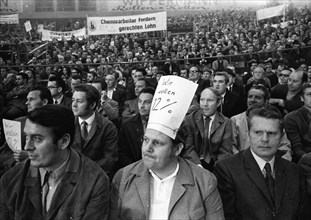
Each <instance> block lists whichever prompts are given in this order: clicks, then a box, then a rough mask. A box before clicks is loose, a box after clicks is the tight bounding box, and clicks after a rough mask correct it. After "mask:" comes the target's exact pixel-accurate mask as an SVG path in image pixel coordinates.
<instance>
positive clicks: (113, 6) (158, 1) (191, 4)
mask: <svg viewBox="0 0 311 220" xmlns="http://www.w3.org/2000/svg"><path fill="white" fill-rule="evenodd" d="M226 2H227V3H228V2H232V0H227V1H226ZM216 5H217V0H113V1H108V11H110V12H126V11H163V10H165V11H180V10H187V11H189V10H190V11H194V10H195V11H201V10H208V9H210V8H211V7H212V6H214V7H215V6H216Z"/></svg>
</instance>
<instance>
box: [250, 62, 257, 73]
mask: <svg viewBox="0 0 311 220" xmlns="http://www.w3.org/2000/svg"><path fill="white" fill-rule="evenodd" d="M256 67H257V63H252V64H251V68H250V69H251V71H252V72H254V70H255V68H256Z"/></svg>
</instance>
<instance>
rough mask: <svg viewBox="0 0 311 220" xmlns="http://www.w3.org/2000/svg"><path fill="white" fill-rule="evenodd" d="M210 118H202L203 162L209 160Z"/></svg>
mask: <svg viewBox="0 0 311 220" xmlns="http://www.w3.org/2000/svg"><path fill="white" fill-rule="evenodd" d="M210 121H211V118H210V117H206V118H205V120H204V132H203V149H202V150H201V151H202V153H201V158H202V159H204V160H205V162H207V163H209V162H210V161H211V157H210V154H209V137H208V136H209V125H210Z"/></svg>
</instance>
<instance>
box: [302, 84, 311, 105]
mask: <svg viewBox="0 0 311 220" xmlns="http://www.w3.org/2000/svg"><path fill="white" fill-rule="evenodd" d="M302 98H303V102H304V105H305V107H307V108H308V109H311V88H307V89H306V90H305V92H304V94H303V96H302Z"/></svg>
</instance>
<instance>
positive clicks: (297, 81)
mask: <svg viewBox="0 0 311 220" xmlns="http://www.w3.org/2000/svg"><path fill="white" fill-rule="evenodd" d="M287 85H288V90H289V91H292V92H296V91H298V90H299V89H301V87H302V72H293V73H291V74H290V75H289V78H288V82H287Z"/></svg>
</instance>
